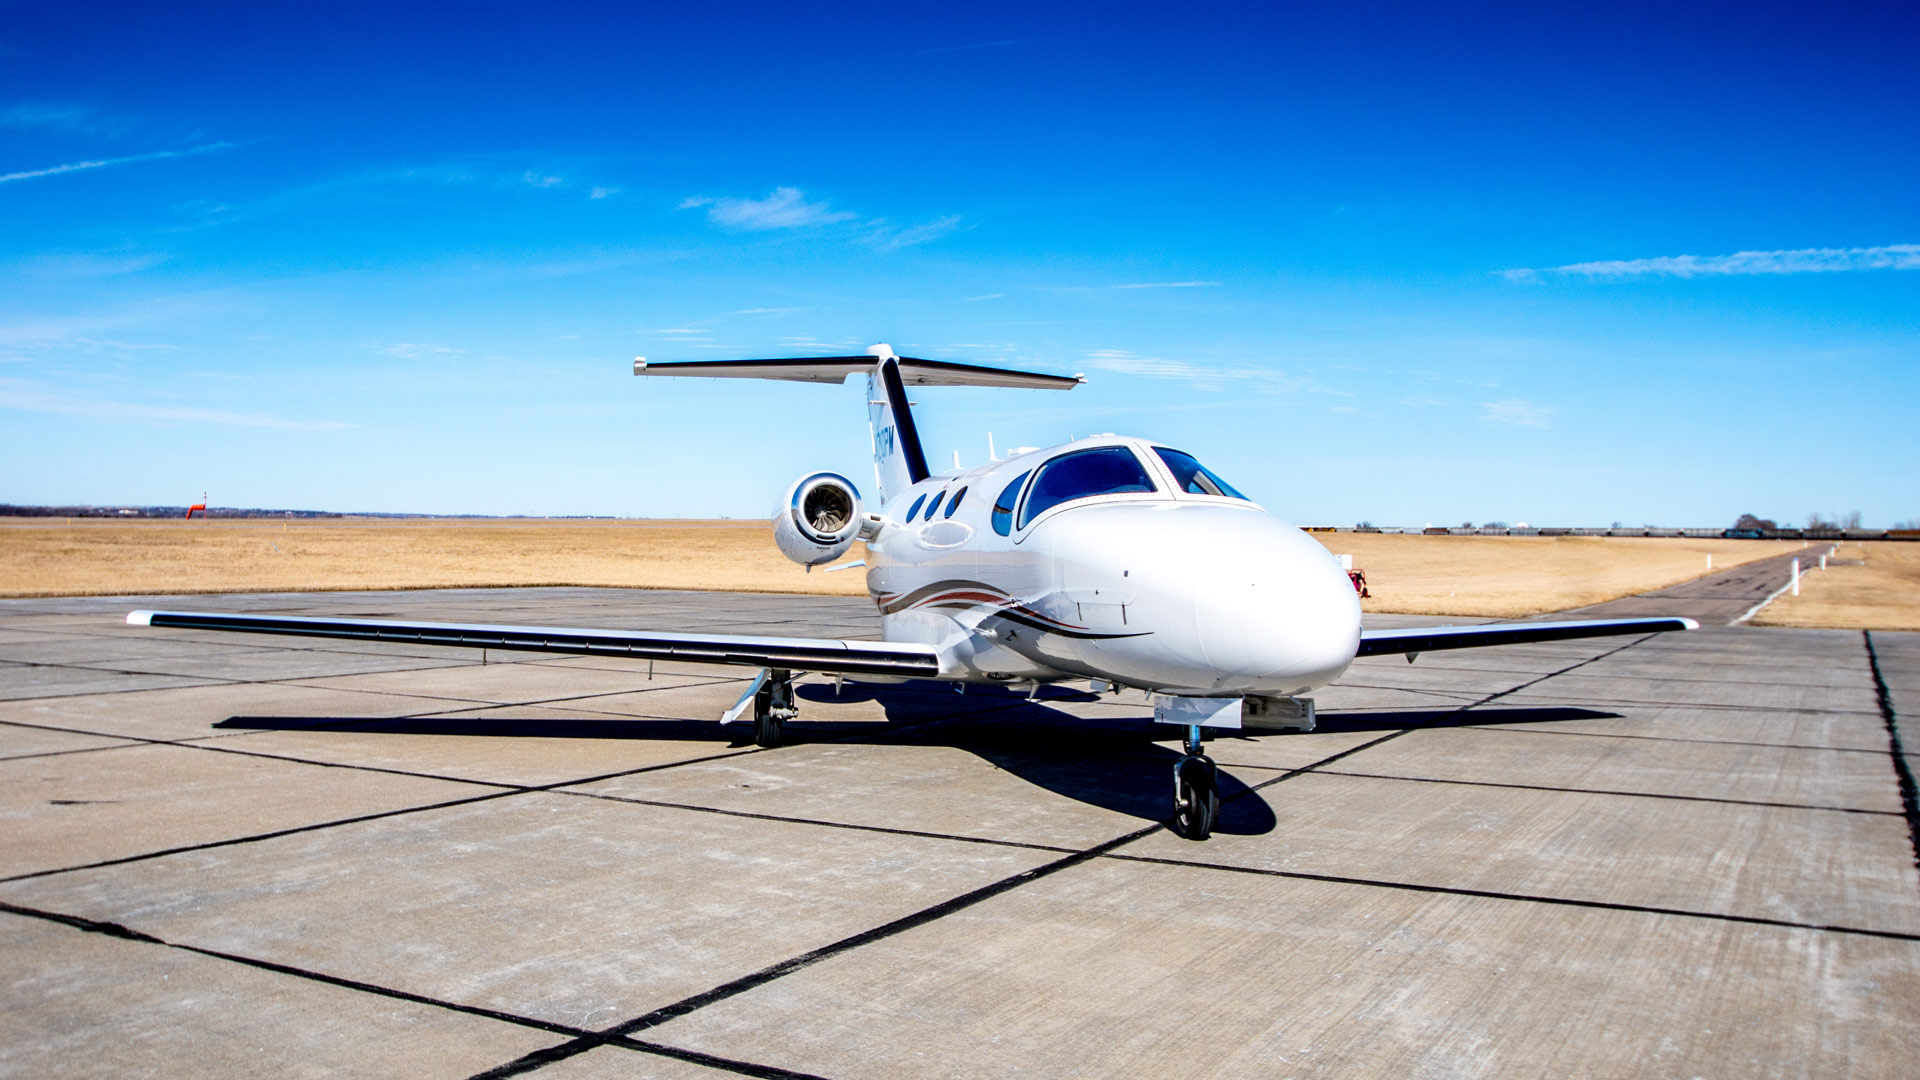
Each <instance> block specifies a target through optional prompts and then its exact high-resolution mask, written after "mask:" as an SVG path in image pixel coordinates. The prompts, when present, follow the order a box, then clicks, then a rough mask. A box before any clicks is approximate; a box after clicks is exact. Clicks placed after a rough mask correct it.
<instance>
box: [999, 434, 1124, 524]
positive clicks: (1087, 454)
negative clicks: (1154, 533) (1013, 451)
mask: <svg viewBox="0 0 1920 1080" xmlns="http://www.w3.org/2000/svg"><path fill="white" fill-rule="evenodd" d="M1154 490H1157V489H1156V488H1155V487H1154V486H1153V480H1152V478H1150V477H1149V476H1147V470H1146V468H1145V467H1144V466H1142V465H1141V464H1140V459H1139V458H1137V457H1134V456H1133V451H1131V450H1129V449H1127V448H1126V447H1124V446H1103V447H1101V448H1100V449H1098V450H1079V451H1076V452H1074V453H1071V454H1063V455H1061V456H1060V457H1057V458H1054V459H1053V460H1052V461H1049V462H1047V463H1046V464H1045V465H1042V466H1040V473H1039V475H1038V476H1035V477H1034V479H1033V490H1032V491H1031V492H1028V493H1027V506H1026V509H1024V510H1022V511H1021V512H1020V526H1021V528H1025V527H1026V525H1027V522H1029V521H1032V520H1033V519H1034V518H1037V517H1039V516H1040V515H1041V514H1044V513H1046V512H1047V511H1048V510H1051V509H1053V508H1054V507H1056V506H1059V505H1060V504H1061V503H1064V502H1072V501H1073V500H1075V499H1090V498H1092V497H1094V496H1095V495H1122V494H1126V493H1127V492H1133V491H1154Z"/></svg>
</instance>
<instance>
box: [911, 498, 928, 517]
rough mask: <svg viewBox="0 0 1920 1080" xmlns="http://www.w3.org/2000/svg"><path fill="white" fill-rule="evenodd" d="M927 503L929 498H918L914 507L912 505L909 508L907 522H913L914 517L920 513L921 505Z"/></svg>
mask: <svg viewBox="0 0 1920 1080" xmlns="http://www.w3.org/2000/svg"><path fill="white" fill-rule="evenodd" d="M926 501H927V497H926V496H925V495H922V496H920V497H919V498H917V499H915V500H913V505H912V506H909V507H907V520H908V521H912V520H913V517H914V515H915V514H918V513H919V512H920V504H921V503H923V502H926Z"/></svg>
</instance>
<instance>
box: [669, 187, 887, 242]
mask: <svg viewBox="0 0 1920 1080" xmlns="http://www.w3.org/2000/svg"><path fill="white" fill-rule="evenodd" d="M702 206H704V207H706V208H707V220H708V221H711V222H712V223H714V224H715V225H721V226H724V227H726V228H729V229H745V230H750V231H755V232H764V231H768V230H772V229H801V228H806V227H808V226H811V225H831V224H833V223H834V222H838V221H852V220H853V219H854V217H855V216H856V215H854V214H852V213H849V212H847V211H845V210H829V209H827V204H826V203H824V202H813V203H810V202H808V201H807V199H806V195H805V194H803V193H802V192H801V191H800V189H799V188H790V187H780V188H774V189H773V193H772V194H771V195H768V196H767V197H766V198H764V199H733V198H725V199H714V198H708V197H706V196H694V197H693V198H689V199H685V200H682V201H681V203H680V209H682V210H692V209H695V208H697V207H702Z"/></svg>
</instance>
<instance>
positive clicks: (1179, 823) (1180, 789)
mask: <svg viewBox="0 0 1920 1080" xmlns="http://www.w3.org/2000/svg"><path fill="white" fill-rule="evenodd" d="M1186 751H1187V753H1186V756H1185V757H1183V758H1181V759H1180V760H1179V761H1177V762H1175V763H1174V765H1173V823H1174V827H1175V828H1176V829H1177V830H1178V831H1179V833H1180V835H1181V836H1184V837H1186V838H1187V839H1189V840H1205V839H1206V838H1207V837H1209V836H1211V835H1213V825H1214V822H1215V821H1216V820H1218V819H1219V817H1220V770H1219V769H1217V768H1215V767H1214V764H1213V759H1212V758H1210V757H1208V756H1207V755H1205V754H1203V753H1201V752H1200V725H1198V724H1189V725H1187V745H1186Z"/></svg>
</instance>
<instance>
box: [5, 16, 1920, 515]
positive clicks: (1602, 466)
mask: <svg viewBox="0 0 1920 1080" xmlns="http://www.w3.org/2000/svg"><path fill="white" fill-rule="evenodd" d="M280 7H281V6H280V5H257V4H252V5H199V4H168V5H132V4H127V5H111V4H89V3H84V2H79V0H68V2H62V3H11V4H0V456H3V457H4V460H5V461H6V462H7V463H8V466H9V467H8V468H7V469H6V471H5V479H4V482H0V501H12V502H29V503H77V502H90V503H176V504H177V503H184V502H188V501H190V500H192V499H194V498H197V497H198V496H199V495H200V494H201V492H202V491H206V492H209V493H210V494H211V497H212V500H213V502H214V503H215V504H217V505H238V506H273V507H283V506H284V507H302V508H316V509H333V510H356V509H364V510H383V511H422V512H433V513H501V514H504V513H533V514H619V515H644V516H712V515H731V516H752V515H758V514H761V513H764V512H765V509H766V507H768V506H769V505H770V504H771V502H772V501H773V499H774V498H775V497H776V496H777V495H778V494H779V491H780V489H781V487H782V486H783V485H784V484H785V483H786V482H787V481H789V480H791V479H792V478H793V477H795V476H797V475H799V474H801V473H802V472H804V471H810V470H813V469H816V468H833V469H839V470H841V471H845V472H847V473H848V475H850V476H853V477H855V478H856V479H857V480H860V479H864V478H867V477H870V476H871V468H870V467H869V466H868V465H867V463H866V444H867V437H866V432H865V426H864V421H863V411H862V408H861V393H860V388H858V387H842V388H830V387H818V386H807V385H785V384H739V383H722V382H706V381H687V382H684V383H683V382H661V381H651V380H648V381H642V380H637V379H634V378H633V377H632V376H631V375H630V374H629V373H628V372H629V366H630V363H631V359H632V357H634V356H636V355H645V356H648V357H650V358H653V359H675V358H708V357H725V356H758V355H782V354H806V353H834V352H840V351H853V352H857V351H861V350H862V349H864V348H865V347H866V346H867V345H870V344H872V343H874V342H879V341H886V342H890V343H892V344H893V345H894V346H895V347H896V348H897V349H898V350H899V351H900V352H902V353H903V354H909V355H923V356H933V357H943V358H951V359H966V360H977V361H985V362H1005V363H1012V364H1020V365H1025V366H1032V367H1036V368H1041V369H1045V370H1054V371H1065V372H1084V373H1085V374H1086V375H1087V377H1088V383H1087V385H1085V386H1083V387H1081V388H1079V389H1076V390H1074V391H1072V392H1071V393H1067V394H1060V393H1049V392H1044V391H1008V390H982V389H973V388H951V389H932V388H930V389H927V390H924V391H921V392H919V393H918V394H917V398H918V400H919V401H920V402H921V406H922V407H921V410H920V412H921V418H922V420H921V422H922V426H923V429H924V434H925V438H926V442H927V445H928V448H929V453H930V456H932V457H934V458H936V459H937V460H938V461H941V462H950V461H951V459H952V454H953V452H954V451H956V450H957V451H959V453H960V455H961V459H962V461H963V462H965V463H966V464H974V463H977V462H979V461H980V460H982V459H983V457H984V455H985V452H986V442H985V440H986V433H987V432H989V431H991V432H993V433H994V437H995V439H996V440H997V441H998V443H999V445H1000V446H1002V447H1007V446H1010V445H1046V444H1049V443H1052V442H1057V441H1060V440H1064V439H1066V438H1069V437H1072V436H1076V435H1085V434H1090V433H1094V432H1106V431H1117V432H1125V433H1132V434H1139V435H1146V436H1150V437H1154V438H1159V439H1163V440H1166V441H1168V442H1171V443H1174V444H1175V445H1178V446H1181V447H1184V448H1186V449H1189V450H1191V451H1193V452H1195V453H1197V454H1199V455H1200V456H1201V458H1202V459H1203V460H1205V461H1207V462H1208V463H1209V464H1210V465H1212V466H1213V467H1214V468H1215V469H1216V470H1217V471H1219V472H1221V473H1222V474H1224V475H1226V476H1227V477H1228V478H1229V479H1230V480H1231V481H1232V482H1233V483H1235V484H1236V485H1237V486H1239V487H1241V488H1242V489H1244V490H1246V491H1248V492H1249V493H1250V494H1252V495H1253V496H1255V497H1256V498H1258V499H1260V500H1261V501H1263V502H1265V503H1266V504H1267V505H1268V506H1269V507H1270V508H1272V509H1274V510H1275V511H1276V512H1278V513H1280V514H1282V515H1283V516H1286V517H1289V518H1291V519H1293V520H1297V521H1301V522H1303V523H1338V524H1350V523H1352V522H1354V521H1356V520H1360V519H1363V518H1364V519H1370V520H1372V521H1375V522H1378V523H1393V524H1424V523H1427V522H1434V523H1447V524H1452V523H1458V522H1460V521H1465V520H1472V521H1485V520H1490V519H1499V520H1505V521H1510V522H1512V521H1521V520H1525V521H1530V522H1533V523H1565V524H1590V523H1599V524H1605V523H1609V522H1612V521H1616V520H1618V521H1624V522H1628V523H1633V524H1638V523H1642V522H1654V523H1670V524H1695V523H1701V524H1720V523H1724V522H1729V521H1731V520H1732V518H1733V517H1734V516H1735V515H1736V514H1738V513H1741V512H1743V511H1752V512H1755V513H1759V514H1762V515H1766V516H1775V517H1780V518H1782V519H1787V520H1794V521H1798V520H1800V519H1802V518H1804V517H1805V515H1806V514H1808V513H1809V512H1814V511H1820V512H1836V511H1847V510H1854V509H1858V510H1860V511H1862V512H1863V513H1864V514H1865V516H1866V518H1867V520H1868V522H1869V523H1877V524H1886V523H1889V522H1892V521H1895V520H1904V519H1909V518H1914V517H1920V479H1916V477H1920V470H1917V469H1916V468H1915V467H1914V462H1915V461H1916V460H1920V436H1917V435H1916V432H1917V431H1920V422H1916V421H1917V419H1920V407H1916V403H1917V402H1920V374H1916V371H1917V369H1920V325H1916V324H1917V322H1920V318H1917V313H1920V182H1916V179H1915V178H1916V177H1917V176H1920V138H1917V136H1920V65H1916V64H1915V63H1913V56H1912V45H1913V42H1914V41H1915V40H1917V39H1920V33H1916V31H1920V12H1917V10H1916V8H1915V6H1914V5H1912V4H1910V3H1902V4H1884V5H1859V6H1853V7H1850V8H1848V9H1847V10H1844V11H1840V12H1837V13H1836V12H1831V11H1815V10H1813V9H1811V8H1810V7H1808V6H1804V5H1803V6H1800V7H1798V8H1779V7H1771V6H1765V5H1758V6H1756V5H1742V6H1739V7H1737V8H1735V7H1730V8H1727V9H1725V10H1715V9H1711V8H1706V7H1698V8H1690V9H1682V10H1675V9H1673V8H1672V7H1670V6H1661V7H1657V8H1648V9H1646V10H1644V11H1639V12H1635V11H1631V10H1628V9H1625V8H1619V7H1613V6H1608V7H1606V8H1596V9H1592V10H1578V11H1559V10H1541V9H1542V8H1552V7H1554V6H1553V5H1537V4H1535V5H1513V6H1506V7H1501V6H1486V7H1477V8H1465V7H1453V6H1447V7H1446V8H1445V9H1444V10H1435V9H1433V8H1404V9H1395V8H1391V7H1386V6H1375V7H1370V8H1366V9H1362V10H1338V11H1335V10H1327V9H1329V8H1332V7H1333V6H1332V5H1311V6H1302V7H1291V8H1290V7H1279V8H1276V9H1274V10H1245V9H1240V8H1235V7H1218V8H1211V9H1206V10H1192V11H1189V10H1178V11H1176V9H1173V8H1166V9H1160V10H1139V11H1130V10H1116V9H1114V8H1112V7H1109V6H1089V7H1085V8H1069V7H1064V6H1062V7H1058V8H1053V9H1050V10H1046V11H1039V12H1036V11H1035V10H1033V8H1034V7H1035V5H1026V4H1009V5H990V4H971V5H967V6H966V7H965V10H963V11H935V10H931V9H923V8H918V7H915V6H913V5H898V4H882V5H842V6H836V7H835V8H834V9H833V10H830V11H827V10H815V9H812V8H809V7H806V6H800V5H730V6H714V7H711V8H704V7H702V6H699V5H637V6H635V5H622V6H619V7H608V8H605V9H602V8H597V7H593V6H584V5H578V6H563V5H538V6H536V5H477V6H476V5H459V6H457V7H456V6H446V7H425V6H420V7H409V6H406V5H394V4H384V5H355V4H329V5H304V6H299V7H298V8H295V7H294V6H292V5H287V6H286V7H287V8H289V10H277V9H278V8H280Z"/></svg>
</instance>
